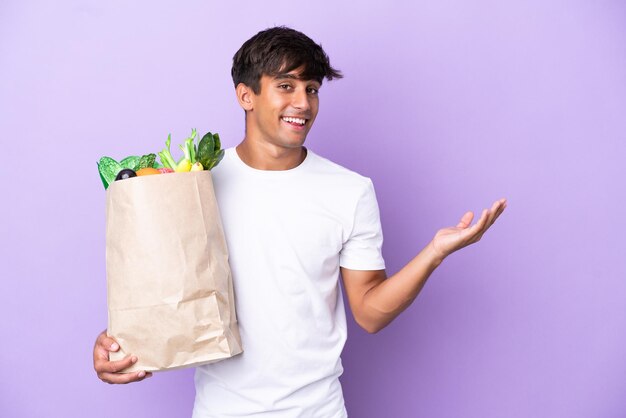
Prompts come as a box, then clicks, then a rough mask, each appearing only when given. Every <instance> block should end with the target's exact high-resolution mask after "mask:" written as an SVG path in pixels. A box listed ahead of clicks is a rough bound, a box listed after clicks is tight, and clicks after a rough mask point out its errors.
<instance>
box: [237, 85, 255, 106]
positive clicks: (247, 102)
mask: <svg viewBox="0 0 626 418" xmlns="http://www.w3.org/2000/svg"><path fill="white" fill-rule="evenodd" d="M235 94H236V95H237V101H238V102H239V106H241V107H242V108H243V110H245V111H246V112H247V111H249V110H252V109H253V108H254V96H256V95H255V94H254V92H253V91H252V89H251V88H250V87H248V86H246V85H245V84H243V83H239V84H237V87H236V88H235Z"/></svg>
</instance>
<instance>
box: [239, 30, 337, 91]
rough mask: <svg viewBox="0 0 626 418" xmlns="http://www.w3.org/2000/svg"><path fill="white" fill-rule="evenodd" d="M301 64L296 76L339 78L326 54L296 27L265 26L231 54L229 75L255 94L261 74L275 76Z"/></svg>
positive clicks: (318, 79)
mask: <svg viewBox="0 0 626 418" xmlns="http://www.w3.org/2000/svg"><path fill="white" fill-rule="evenodd" d="M300 67H303V70H302V72H301V73H300V74H299V75H298V78H300V79H302V80H316V81H318V82H319V83H322V81H323V79H324V78H326V79H327V80H332V79H333V78H342V77H343V76H342V74H341V73H340V72H339V71H338V70H336V69H334V68H333V67H331V66H330V61H329V59H328V55H326V53H325V52H324V50H323V49H322V47H321V45H318V44H316V43H315V42H314V41H313V40H312V39H311V38H309V37H308V36H306V35H305V34H303V33H302V32H298V31H297V30H294V29H291V28H288V27H285V26H278V27H273V28H269V29H266V30H264V31H261V32H259V33H257V34H256V35H254V36H253V37H252V38H250V39H248V40H247V41H246V42H245V43H244V44H243V45H242V46H241V48H239V51H237V53H236V54H235V56H234V57H233V68H232V70H231V75H232V76H233V82H234V83H235V87H237V85H238V84H239V83H244V84H245V85H246V86H248V87H250V88H252V91H254V93H255V94H259V93H260V91H261V84H260V80H261V77H262V76H263V75H268V76H276V75H278V74H284V73H288V72H290V71H293V70H295V69H296V68H300Z"/></svg>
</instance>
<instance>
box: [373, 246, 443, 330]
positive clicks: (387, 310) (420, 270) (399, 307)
mask: <svg viewBox="0 0 626 418" xmlns="http://www.w3.org/2000/svg"><path fill="white" fill-rule="evenodd" d="M442 261H443V257H441V256H440V255H439V254H437V253H436V251H435V250H434V248H433V246H432V242H431V243H429V244H428V245H427V246H426V247H424V249H423V250H422V251H420V253H419V254H417V255H416V256H415V257H414V258H413V259H412V260H411V261H410V262H409V263H407V264H406V265H405V266H404V267H403V268H402V269H400V271H398V272H397V273H396V274H394V275H393V276H391V277H389V278H388V279H386V280H384V281H382V282H380V283H379V284H378V285H376V286H375V287H373V288H372V289H370V290H369V291H368V292H367V293H366V294H365V296H364V299H363V307H364V312H363V313H364V317H365V319H366V322H367V329H368V330H369V331H370V332H376V331H379V330H380V329H382V328H384V327H385V326H387V325H388V324H389V323H390V322H391V321H393V320H394V319H395V318H396V317H397V316H398V315H399V314H400V313H402V312H403V311H404V310H405V309H406V308H408V307H409V305H411V303H413V301H414V300H415V298H416V297H417V295H418V294H419V293H420V291H421V290H422V288H423V287H424V285H425V284H426V281H427V280H428V278H429V277H430V275H431V273H432V272H433V271H434V270H435V269H436V268H437V267H438V266H439V265H440V264H441V263H442Z"/></svg>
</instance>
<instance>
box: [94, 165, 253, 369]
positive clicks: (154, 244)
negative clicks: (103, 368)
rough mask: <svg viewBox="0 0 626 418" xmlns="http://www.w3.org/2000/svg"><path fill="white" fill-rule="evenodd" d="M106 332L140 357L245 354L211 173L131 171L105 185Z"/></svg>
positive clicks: (167, 365) (115, 355)
mask: <svg viewBox="0 0 626 418" xmlns="http://www.w3.org/2000/svg"><path fill="white" fill-rule="evenodd" d="M106 273H107V302H108V313H109V320H108V335H109V336H111V337H113V338H115V340H117V342H118V343H119V345H120V350H118V351H117V352H111V353H110V360H112V361H113V360H120V359H122V358H123V357H125V356H126V355H128V354H132V355H136V356H137V357H138V359H139V360H138V362H137V363H135V364H134V365H133V366H131V367H129V368H127V369H125V370H124V372H132V371H136V370H147V371H155V370H168V369H177V368H182V367H190V366H197V365H200V364H206V363H211V362H214V361H218V360H223V359H226V358H229V357H232V356H234V355H236V354H239V353H241V352H242V347H241V338H240V336H239V330H238V327H237V317H236V313H235V299H234V298H235V295H234V294H233V283H232V276H231V270H230V266H229V264H228V248H227V245H226V240H225V237H224V231H223V227H222V221H221V218H220V214H219V208H218V206H217V202H216V199H215V192H214V189H213V181H212V177H211V172H210V171H206V170H205V171H199V172H185V173H169V174H159V175H151V176H141V177H133V178H129V179H125V180H119V181H115V182H113V183H111V185H110V186H109V188H108V189H107V191H106Z"/></svg>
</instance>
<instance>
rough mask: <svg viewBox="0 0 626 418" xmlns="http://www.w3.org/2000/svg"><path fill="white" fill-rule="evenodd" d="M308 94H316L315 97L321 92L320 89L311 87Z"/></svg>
mask: <svg viewBox="0 0 626 418" xmlns="http://www.w3.org/2000/svg"><path fill="white" fill-rule="evenodd" d="M307 92H308V93H310V94H315V95H317V94H318V93H319V92H320V91H319V89H316V88H315V87H309V88H308V89H307Z"/></svg>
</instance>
